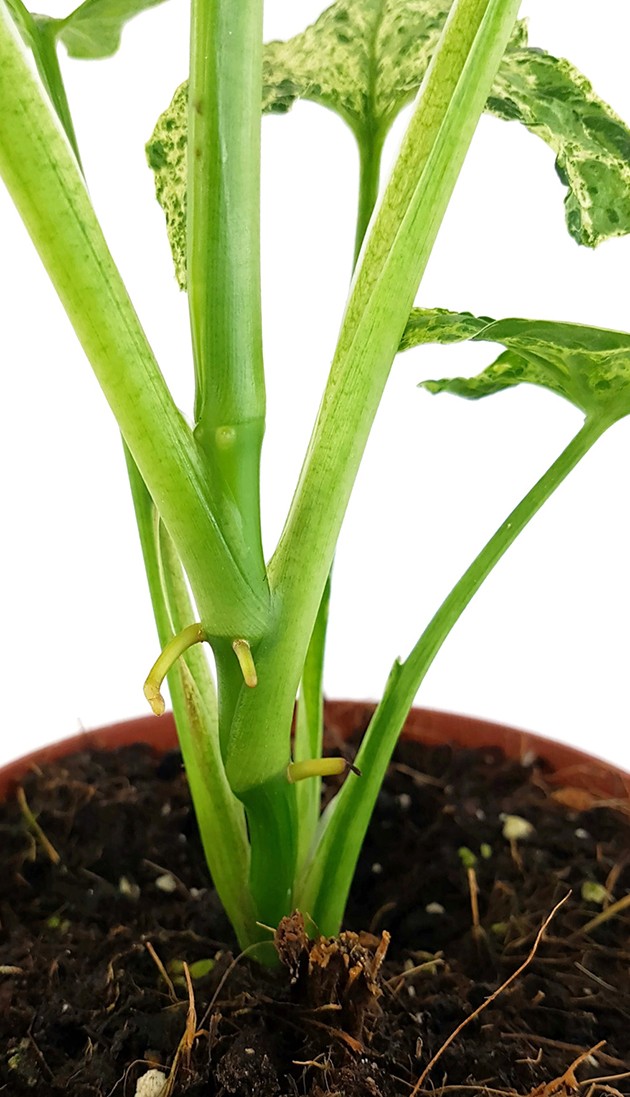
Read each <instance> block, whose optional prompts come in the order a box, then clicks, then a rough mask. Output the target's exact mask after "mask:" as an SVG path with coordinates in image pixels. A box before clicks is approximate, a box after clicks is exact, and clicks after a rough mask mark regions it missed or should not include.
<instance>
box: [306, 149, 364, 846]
mask: <svg viewBox="0 0 630 1097" xmlns="http://www.w3.org/2000/svg"><path fill="white" fill-rule="evenodd" d="M358 148H359V200H358V205H357V220H356V230H355V242H354V258H353V262H352V270H353V272H354V269H355V267H356V265H357V261H358V258H359V254H360V252H361V247H362V245H363V240H364V237H365V234H366V232H367V229H368V225H369V223H370V220H371V217H372V214H373V212H374V207H375V206H376V199H377V198H378V187H379V180H380V175H381V158H382V153H383V138H382V136H380V135H377V136H372V135H365V136H364V137H363V138H361V139H359V140H358ZM331 586H332V568H331V570H330V571H329V573H328V578H327V579H326V586H325V587H324V593H323V595H322V599H321V602H320V604H319V609H318V610H317V617H316V618H315V625H314V628H313V632H312V635H311V639H310V641H309V645H308V650H307V652H306V659H305V660H304V669H303V671H302V679H301V682H300V695H299V698H298V703H297V712H296V725H295V744H294V752H293V756H294V758H295V760H296V761H297V762H299V761H303V760H304V759H307V758H319V757H320V755H321V753H322V746H323V739H324V694H323V691H324V655H325V650H326V633H327V631H328V611H329V606H330V593H331ZM321 786H322V782H321V778H319V777H313V778H312V779H311V780H309V781H303V782H301V783H300V784H299V785H298V787H297V792H296V795H297V803H298V815H299V850H298V862H299V864H300V865H301V864H303V863H304V860H305V858H306V856H307V854H308V852H309V851H310V848H311V845H312V842H313V838H314V836H315V832H316V829H317V824H318V821H319V812H320V802H321Z"/></svg>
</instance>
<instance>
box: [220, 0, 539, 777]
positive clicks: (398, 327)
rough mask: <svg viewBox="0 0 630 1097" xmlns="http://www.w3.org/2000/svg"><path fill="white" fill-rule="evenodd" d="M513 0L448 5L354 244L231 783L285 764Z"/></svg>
mask: <svg viewBox="0 0 630 1097" xmlns="http://www.w3.org/2000/svg"><path fill="white" fill-rule="evenodd" d="M517 11H518V0H458V2H456V3H455V4H454V6H453V8H452V9H451V13H450V15H449V17H448V19H447V22H446V25H445V28H444V31H443V34H442V37H441V39H440V44H439V45H438V48H437V50H436V52H435V54H434V57H433V60H432V62H431V65H430V67H429V71H428V72H427V75H426V77H425V80H424V84H423V87H422V90H421V92H420V96H419V100H418V105H417V107H416V110H415V112H414V114H413V116H412V119H411V122H410V124H409V129H408V131H407V134H406V136H405V139H404V141H403V145H402V148H401V151H400V154H399V157H398V160H397V161H396V165H395V166H394V170H393V173H392V176H391V178H390V181H389V183H388V186H387V188H386V190H385V193H384V195H383V199H382V201H381V203H380V205H379V208H378V212H377V214H376V216H375V218H374V219H373V222H372V227H371V231H370V234H369V237H368V239H367V240H366V243H365V245H364V247H363V249H362V251H361V258H360V262H359V266H358V268H357V273H356V276H355V279H354V282H353V286H352V291H351V295H350V300H349V303H348V307H347V311H346V315H345V318H344V321H343V325H342V330H341V334H340V338H339V343H338V346H337V351H336V354H335V358H334V361H333V364H332V367H331V372H330V377H329V381H328V385H327V387H326V392H325V394H324V398H323V402H322V405H321V408H320V412H319V415H318V418H317V422H316V424H315V428H314V432H313V436H312V438H311V442H310V445H309V449H308V453H307V455H306V459H305V463H304V466H303V469H302V473H301V476H300V481H299V484H298V487H297V490H296V493H295V496H294V499H293V502H292V504H291V509H290V512H289V516H288V519H287V523H286V526H285V529H284V531H283V534H282V537H281V539H280V542H279V545H278V548H277V550H276V552H275V554H274V557H273V559H272V561H271V564H270V566H269V576H270V583H271V585H272V590H273V591H274V597H275V602H276V604H277V606H278V612H279V613H280V622H279V627H278V628H277V629H275V630H274V635H273V636H272V635H267V636H265V637H263V638H262V639H261V641H260V644H259V647H258V649H257V652H256V665H257V667H258V683H259V684H258V687H257V690H256V691H254V692H256V693H257V694H258V696H257V697H256V702H255V703H256V719H255V735H256V741H255V742H254V741H253V739H252V728H253V724H254V715H253V712H252V711H251V699H249V698H247V697H246V696H245V695H244V694H241V698H240V699H239V704H238V705H237V710H236V712H235V714H234V719H233V722H232V730H231V735H230V741H229V744H228V753H227V762H226V765H227V771H228V775H229V777H230V781H231V782H232V785H233V787H234V789H235V790H236V791H237V792H239V794H240V793H242V792H245V791H246V790H248V789H250V788H252V787H253V786H255V785H257V784H258V783H259V782H261V781H266V780H268V779H270V778H272V777H273V776H275V775H277V774H279V773H280V772H283V771H284V770H285V768H286V765H287V763H288V757H287V754H288V744H287V739H286V729H287V727H288V726H289V724H290V720H291V714H292V709H293V703H294V700H295V694H296V690H297V684H298V682H299V678H300V674H301V671H302V667H303V665H304V659H305V657H306V651H307V648H308V643H309V640H310V636H311V633H312V630H313V625H314V622H315V617H316V614H317V609H318V606H319V603H320V600H321V597H322V593H323V590H324V586H325V583H326V578H327V576H328V572H329V571H330V566H331V563H332V558H333V554H334V549H335V544H336V540H337V537H338V535H339V530H340V528H341V523H342V521H343V516H344V513H345V509H346V506H347V502H348V499H349V496H350V492H351V490H352V487H353V484H354V480H355V477H356V474H357V471H358V468H359V464H360V461H361V458H362V455H363V451H364V449H365V445H366V442H367V438H368V435H369V432H370V428H371V425H372V422H373V419H374V416H375V414H376V410H377V408H378V405H379V402H380V399H381V396H382V393H383V389H384V386H385V383H386V381H387V377H388V375H389V371H390V369H391V365H392V362H393V359H394V357H395V355H396V352H397V349H398V346H399V343H400V338H401V335H402V332H403V330H404V327H405V324H406V323H407V320H408V318H409V313H410V311H411V305H412V302H413V298H414V295H415V293H416V290H417V287H418V283H419V280H420V276H421V274H422V272H423V270H424V267H425V266H426V263H427V261H428V257H429V255H430V252H431V248H432V246H433V242H434V240H435V237H436V235H437V231H438V227H439V225H440V222H441V220H442V217H443V214H444V211H445V209H446V206H447V204H448V200H449V198H450V195H451V192H452V189H453V187H454V185H455V181H456V179H457V176H458V173H459V170H460V167H461V164H462V162H463V160H464V157H465V154H466V151H467V149H468V146H469V144H470V141H471V139H472V135H473V132H474V129H475V126H476V124H477V121H478V119H479V116H480V114H481V112H482V110H483V107H484V105H485V101H486V98H487V95H488V92H489V90H490V88H491V86H492V82H493V80H494V77H495V75H496V71H497V68H498V66H499V62H500V60H501V57H502V56H503V53H504V50H505V46H506V44H507V41H508V38H509V35H510V33H511V30H512V27H513V24H514V19H515V16H516V13H517Z"/></svg>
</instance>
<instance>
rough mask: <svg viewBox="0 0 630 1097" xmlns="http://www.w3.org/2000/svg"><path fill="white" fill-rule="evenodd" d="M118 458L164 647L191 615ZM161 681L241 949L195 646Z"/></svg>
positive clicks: (227, 794) (243, 910)
mask: <svg viewBox="0 0 630 1097" xmlns="http://www.w3.org/2000/svg"><path fill="white" fill-rule="evenodd" d="M125 457H126V460H127V469H128V472H129V482H130V484H131V494H132V498H133V503H134V508H135V513H136V519H137V522H138V531H139V534H140V544H141V547H142V555H143V558H144V565H145V569H146V573H147V580H148V584H149V592H150V595H151V602H152V604H153V613H154V615H155V621H156V625H157V631H158V638H159V643H160V646H161V647H165V646H166V644H167V643H168V641H169V640H170V639H171V637H172V636H173V635H174V633H177V632H180V631H181V629H182V628H184V627H185V626H186V625H187V624H189V623H190V622H191V621H192V620H193V619H194V614H193V610H192V606H191V604H190V600H189V597H188V592H187V590H186V584H185V582H184V579H183V575H182V571H181V565H180V563H179V560H178V559H177V556H176V553H175V551H174V547H173V544H172V542H171V541H170V538H169V537H168V534H167V533H166V531H165V530H164V527H163V526H162V525H161V523H160V520H159V518H158V516H157V514H156V511H155V507H154V505H153V501H152V499H151V496H150V495H149V493H148V491H147V489H146V486H145V484H144V481H143V480H142V477H141V476H140V473H139V471H138V468H137V465H136V464H135V462H134V460H133V457H132V456H131V454H130V452H129V450H128V448H127V447H126V446H125ZM168 684H169V690H170V693H171V701H172V703H173V713H174V716H175V723H176V725H177V734H178V737H179V742H180V746H181V750H182V755H183V758H184V764H185V766H186V774H187V776H188V783H189V785H190V791H191V796H192V799H193V804H194V806H195V814H196V816H197V822H198V824H199V831H200V834H201V841H202V844H203V847H204V852H205V855H206V860H207V862H208V866H209V868H210V872H211V873H212V879H213V882H214V885H215V887H216V889H217V891H218V893H219V896H220V898H221V902H222V903H223V906H224V907H225V910H226V912H227V915H228V917H229V918H230V921H231V922H232V925H233V926H234V929H235V931H236V934H237V936H238V939H239V943H240V945H241V947H242V948H246V947H247V946H248V945H250V944H251V943H252V942H253V941H254V940H258V939H259V936H260V935H259V933H258V931H257V928H256V925H255V917H254V912H253V909H252V906H251V902H250V900H249V890H248V878H249V844H248V840H247V831H246V827H245V814H244V811H243V807H242V805H241V804H240V803H239V801H238V800H237V799H236V797H235V796H233V794H232V792H231V790H230V787H229V785H228V783H227V780H226V777H225V771H224V769H223V764H222V762H221V757H220V752H219V749H218V728H217V710H216V698H215V697H214V683H213V682H212V678H211V675H210V672H209V669H208V665H207V663H206V661H205V656H204V654H203V652H202V651H201V650H200V649H199V648H195V649H192V648H191V649H190V651H188V652H187V653H186V654H185V655H184V656H182V658H181V659H180V660H179V662H178V663H177V665H176V666H174V667H173V668H172V670H171V671H170V672H169V674H168Z"/></svg>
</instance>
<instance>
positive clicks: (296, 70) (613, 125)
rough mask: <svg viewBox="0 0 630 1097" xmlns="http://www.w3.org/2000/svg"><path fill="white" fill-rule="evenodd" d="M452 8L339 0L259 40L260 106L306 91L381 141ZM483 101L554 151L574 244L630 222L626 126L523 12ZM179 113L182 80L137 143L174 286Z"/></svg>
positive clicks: (182, 157)
mask: <svg viewBox="0 0 630 1097" xmlns="http://www.w3.org/2000/svg"><path fill="white" fill-rule="evenodd" d="M100 2H101V3H103V2H105V0H100ZM108 2H114V0H108ZM117 2H119V3H121V2H123V0H117ZM128 2H129V0H128ZM90 3H99V0H86V4H90ZM83 6H84V7H85V5H83ZM450 7H451V5H450V3H449V2H448V0H337V2H336V3H335V4H333V5H332V6H331V7H329V8H328V9H327V10H326V11H324V12H323V13H322V15H320V17H319V19H317V21H316V22H315V23H313V24H312V26H310V27H308V28H307V29H306V30H305V31H302V32H301V33H300V34H297V35H295V36H294V37H293V38H291V39H289V40H288V41H286V42H269V43H268V44H267V45H266V46H265V50H264V56H263V90H262V109H263V112H265V113H275V114H283V113H286V112H287V111H288V110H290V109H291V107H292V106H293V104H294V103H295V102H296V100H298V99H308V100H311V101H312V102H315V103H320V104H322V105H323V106H326V107H329V108H330V109H331V110H334V111H336V113H337V114H339V115H340V116H341V117H342V118H344V119H345V121H346V122H347V123H348V125H349V126H350V128H351V129H352V131H353V133H354V134H355V136H356V138H357V140H358V141H359V143H360V144H367V143H369V142H375V143H376V145H378V144H380V143H382V141H383V139H384V137H385V135H386V133H387V131H388V129H389V128H390V126H391V125H392V122H393V121H394V119H395V118H396V116H397V114H398V113H399V112H400V111H401V110H402V108H403V107H404V106H405V105H406V104H407V103H408V102H410V101H411V99H413V97H414V96H415V94H416V92H417V90H418V88H419V86H420V84H421V82H422V79H423V77H424V74H425V72H426V70H427V67H428V65H429V62H430V60H431V57H432V55H433V52H434V50H435V47H436V44H437V41H438V38H439V36H440V34H441V31H442V28H443V26H444V23H445V21H446V17H447V15H448V12H449V10H450ZM78 10H79V11H81V10H82V9H81V8H79V9H78ZM487 110H489V111H490V112H491V113H493V114H495V115H497V117H499V118H502V119H504V120H506V121H514V120H516V121H519V122H521V123H522V124H523V125H525V126H526V127H527V128H528V129H529V130H530V131H531V132H532V133H534V134H537V135H538V136H539V137H541V138H542V140H543V141H545V142H546V144H548V145H549V146H550V148H551V149H552V150H553V151H554V153H555V155H556V167H557V169H558V174H559V176H560V179H561V181H562V182H563V183H564V185H565V186H566V187H567V188H568V193H567V195H566V199H565V207H566V218H567V226H568V230H569V232H570V233H571V235H572V236H573V238H574V239H575V240H576V241H577V242H578V243H580V244H585V245H587V246H589V247H594V246H595V245H596V244H598V243H600V242H601V241H602V240H606V239H608V238H609V237H611V236H621V235H623V234H625V233H627V232H630V131H629V130H628V128H627V127H626V126H625V124H624V123H623V122H622V121H621V119H620V118H618V117H617V115H616V114H615V113H614V111H612V110H611V108H610V107H608V106H607V105H606V104H605V103H604V102H602V100H600V99H598V97H597V96H596V95H595V93H594V92H593V89H592V87H591V85H590V84H589V82H588V80H587V79H586V78H585V77H584V76H583V75H582V74H581V73H580V72H578V70H577V69H575V68H574V67H573V66H572V65H571V64H570V63H569V62H568V61H564V60H558V58H556V57H552V56H551V54H548V53H545V52H544V51H543V50H539V49H534V48H532V47H529V46H528V45H527V31H526V26H525V23H524V22H520V23H518V24H517V26H516V28H515V31H514V34H513V35H512V38H511V40H510V44H509V47H508V50H507V52H506V54H505V57H504V59H503V62H502V64H501V67H500V69H499V73H498V75H497V79H496V81H495V84H494V87H493V89H492V94H491V96H490V98H489V99H488V103H487ZM186 112H187V93H186V85H185V84H184V85H182V86H181V87H180V88H178V90H177V91H176V93H175V96H174V98H173V101H172V103H171V105H170V107H168V108H167V110H166V112H165V113H164V114H162V116H161V117H160V119H159V121H158V124H157V126H156V130H155V132H154V134H153V136H152V138H151V140H150V141H149V144H148V146H147V153H148V157H149V163H150V165H151V167H152V168H153V170H154V171H155V173H156V192H157V197H158V201H160V203H161V204H162V205H163V207H164V210H165V213H166V218H167V230H168V232H169V239H170V242H171V249H172V251H173V256H174V260H175V266H176V273H177V280H178V282H179V285H180V286H181V287H182V288H183V287H184V286H185V239H186V234H185V216H186V214H185V195H186V182H185V180H186V139H185V138H186V124H187V121H186Z"/></svg>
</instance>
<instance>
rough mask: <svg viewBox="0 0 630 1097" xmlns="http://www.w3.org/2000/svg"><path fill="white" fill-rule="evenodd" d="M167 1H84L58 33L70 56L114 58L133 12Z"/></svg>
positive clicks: (63, 22)
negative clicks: (124, 28)
mask: <svg viewBox="0 0 630 1097" xmlns="http://www.w3.org/2000/svg"><path fill="white" fill-rule="evenodd" d="M163 2H164V0H84V3H83V4H81V5H80V6H79V7H78V8H76V9H75V10H74V11H73V12H72V13H71V14H70V15H68V16H66V18H65V19H60V20H59V23H58V31H57V35H58V37H59V39H60V40H61V41H62V42H63V44H64V46H65V47H66V49H67V51H68V53H69V54H70V56H71V57H79V58H82V59H85V60H92V59H96V58H100V57H111V56H112V54H114V53H116V50H117V49H118V47H119V46H120V36H121V33H122V29H123V27H124V25H125V23H127V22H128V21H129V20H130V19H132V18H133V17H134V15H139V14H140V12H141V11H144V10H145V9H146V8H154V7H156V5H157V4H161V3H163Z"/></svg>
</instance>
